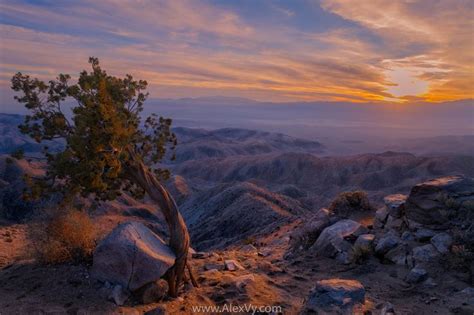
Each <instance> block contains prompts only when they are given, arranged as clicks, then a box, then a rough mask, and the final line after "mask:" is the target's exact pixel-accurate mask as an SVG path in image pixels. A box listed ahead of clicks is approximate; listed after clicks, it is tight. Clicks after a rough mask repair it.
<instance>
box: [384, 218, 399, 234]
mask: <svg viewBox="0 0 474 315" xmlns="http://www.w3.org/2000/svg"><path fill="white" fill-rule="evenodd" d="M402 225H403V220H402V219H399V218H395V217H393V216H392V215H389V216H388V218H387V222H385V226H384V228H385V229H394V230H400V229H401V228H402Z"/></svg>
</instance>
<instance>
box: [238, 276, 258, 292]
mask: <svg viewBox="0 0 474 315" xmlns="http://www.w3.org/2000/svg"><path fill="white" fill-rule="evenodd" d="M234 281H235V286H236V287H237V290H239V292H244V291H245V288H246V287H247V285H249V284H251V283H254V282H255V277H254V275H252V274H248V275H243V276H239V277H236V278H235V279H234Z"/></svg>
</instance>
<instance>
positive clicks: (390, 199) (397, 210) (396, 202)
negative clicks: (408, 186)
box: [383, 194, 408, 218]
mask: <svg viewBox="0 0 474 315" xmlns="http://www.w3.org/2000/svg"><path fill="white" fill-rule="evenodd" d="M407 197H408V196H407V195H402V194H395V195H388V196H386V197H385V198H383V201H384V203H385V205H386V206H387V209H388V213H389V214H390V215H391V216H392V217H394V218H401V217H402V216H403V214H404V210H405V202H406V200H407Z"/></svg>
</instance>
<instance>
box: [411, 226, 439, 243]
mask: <svg viewBox="0 0 474 315" xmlns="http://www.w3.org/2000/svg"><path fill="white" fill-rule="evenodd" d="M435 234H436V233H435V231H433V230H430V229H425V228H420V229H418V230H416V232H415V239H416V240H417V241H419V242H428V241H429V240H430V239H431V238H432V237H433V236H434V235H435Z"/></svg>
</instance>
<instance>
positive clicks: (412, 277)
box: [405, 266, 428, 284]
mask: <svg viewBox="0 0 474 315" xmlns="http://www.w3.org/2000/svg"><path fill="white" fill-rule="evenodd" d="M426 278H428V272H427V271H426V270H425V269H423V268H421V267H419V266H416V267H415V268H413V269H412V270H410V272H409V273H408V274H407V276H406V278H405V281H406V282H408V283H411V284H416V283H420V282H421V281H423V280H425V279H426Z"/></svg>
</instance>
